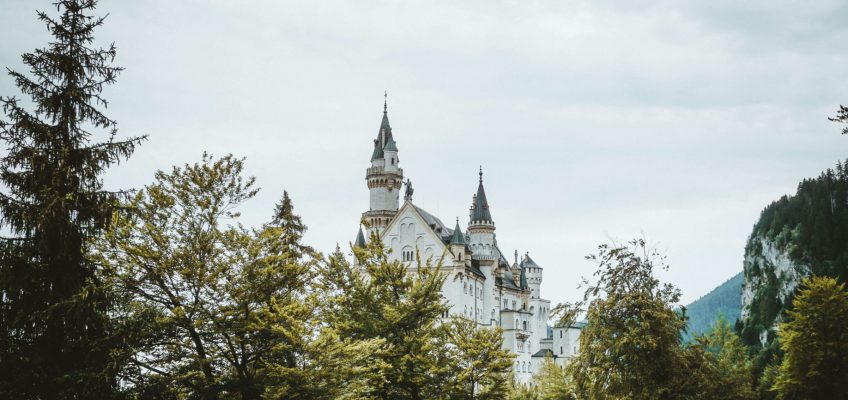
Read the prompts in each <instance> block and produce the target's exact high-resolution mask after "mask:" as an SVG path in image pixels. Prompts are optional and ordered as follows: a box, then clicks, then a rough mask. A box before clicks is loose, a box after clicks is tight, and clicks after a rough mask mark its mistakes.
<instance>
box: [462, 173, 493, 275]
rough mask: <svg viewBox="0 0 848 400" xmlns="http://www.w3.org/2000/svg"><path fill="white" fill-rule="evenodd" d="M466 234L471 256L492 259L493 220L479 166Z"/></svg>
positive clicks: (479, 258)
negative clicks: (475, 191) (478, 175)
mask: <svg viewBox="0 0 848 400" xmlns="http://www.w3.org/2000/svg"><path fill="white" fill-rule="evenodd" d="M468 235H469V236H470V239H471V240H470V243H469V245H470V247H471V252H472V257H474V258H475V259H478V260H493V259H494V255H495V254H494V248H495V222H494V221H493V220H492V214H491V212H490V211H489V202H488V201H487V200H486V191H485V189H483V168H482V167H481V168H480V181H479V183H478V185H477V194H475V195H474V198H473V200H472V202H471V209H470V210H469V221H468Z"/></svg>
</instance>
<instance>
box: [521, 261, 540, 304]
mask: <svg viewBox="0 0 848 400" xmlns="http://www.w3.org/2000/svg"><path fill="white" fill-rule="evenodd" d="M523 265H524V268H525V271H526V274H527V287H528V288H530V298H531V299H538V298H539V297H540V296H541V294H540V293H539V290H541V286H542V267H540V266H539V265H538V264H536V262H535V261H533V259H532V258H530V253H527V254H525V255H524V263H523Z"/></svg>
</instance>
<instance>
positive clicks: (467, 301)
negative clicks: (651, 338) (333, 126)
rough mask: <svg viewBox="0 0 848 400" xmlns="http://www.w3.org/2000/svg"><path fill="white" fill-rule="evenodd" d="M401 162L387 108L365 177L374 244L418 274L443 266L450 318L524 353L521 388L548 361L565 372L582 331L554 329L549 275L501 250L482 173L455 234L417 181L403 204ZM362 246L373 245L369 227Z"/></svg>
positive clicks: (518, 363)
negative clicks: (424, 205)
mask: <svg viewBox="0 0 848 400" xmlns="http://www.w3.org/2000/svg"><path fill="white" fill-rule="evenodd" d="M399 163H400V161H399V159H398V147H397V143H396V142H395V140H394V137H393V136H392V128H391V125H390V124H389V117H388V112H387V107H386V104H385V103H384V104H383V120H382V122H381V123H380V130H379V132H378V133H377V138H376V139H374V149H373V152H372V154H371V166H370V167H369V168H368V169H367V170H366V175H365V178H366V180H367V184H368V190H369V192H370V207H369V208H368V211H365V212H364V213H363V214H362V219H363V220H365V221H367V225H368V226H369V229H370V231H369V232H367V234H368V235H369V237H370V235H371V234H372V233H376V234H377V235H378V237H379V238H380V239H381V240H382V241H383V244H384V245H385V247H386V248H387V249H391V253H390V255H389V257H390V259H393V260H399V261H402V262H405V263H408V265H409V268H410V269H412V268H416V267H417V263H416V261H415V260H416V256H420V257H421V260H427V259H432V261H433V262H434V263H437V262H439V261H441V262H442V271H443V272H444V273H446V274H447V278H446V280H445V283H444V286H443V288H442V295H443V296H444V297H445V299H447V301H448V304H449V305H450V311H449V315H460V316H463V317H465V318H469V319H472V320H474V321H476V322H477V324H478V326H480V327H491V326H499V327H501V328H502V329H503V337H504V342H503V346H504V348H506V349H510V350H512V351H513V352H514V353H515V354H516V358H515V365H514V372H515V376H516V378H517V379H518V380H519V381H521V382H529V381H530V380H531V378H532V374H533V373H534V372H535V371H537V370H538V368H539V365H540V364H541V362H542V360H543V359H544V357H545V356H546V355H550V356H552V357H554V359H555V361H556V362H557V364H560V365H562V364H564V363H565V360H567V359H568V358H569V357H572V356H573V355H574V354H576V352H577V348H578V344H577V341H578V338H579V333H580V328H581V327H580V326H579V325H572V326H569V327H554V328H552V329H550V328H548V317H549V312H550V305H551V302H550V300H546V299H544V298H542V293H541V285H542V271H543V268H542V267H541V266H539V265H538V264H536V262H535V261H533V259H532V258H530V255H529V253H528V254H525V255H524V256H523V257H521V258H520V259H519V256H518V251H515V252H514V253H513V257H512V258H513V260H512V263H510V262H509V261H507V258H506V256H505V254H504V252H503V251H502V250H501V248H500V247H499V245H498V241H497V235H496V234H495V221H494V219H493V218H492V213H491V210H490V208H489V202H488V200H487V199H486V191H485V189H484V187H483V171H482V168H481V170H480V171H479V172H478V182H477V193H476V194H475V195H474V196H473V198H472V201H471V209H470V211H469V215H468V225H467V229H466V231H465V232H463V230H462V227H460V225H459V219H458V218H457V221H456V225H455V226H454V228H453V229H451V228H448V227H447V226H446V225H445V224H444V223H443V222H442V221H441V220H440V219H439V218H437V217H435V216H434V215H432V214H430V213H428V212H427V211H424V210H423V209H421V208H420V207H418V206H416V205H415V204H414V203H413V202H412V193H413V191H412V187H411V183H410V182H409V181H407V182H406V193H405V196H404V202H403V204H401V203H400V191H401V185H402V183H403V169H401V168H400V167H399ZM354 244H355V245H356V246H364V245H365V234H364V233H363V232H362V228H360V229H359V233H358V234H357V237H356V241H355V243H354ZM416 252H418V253H419V254H416Z"/></svg>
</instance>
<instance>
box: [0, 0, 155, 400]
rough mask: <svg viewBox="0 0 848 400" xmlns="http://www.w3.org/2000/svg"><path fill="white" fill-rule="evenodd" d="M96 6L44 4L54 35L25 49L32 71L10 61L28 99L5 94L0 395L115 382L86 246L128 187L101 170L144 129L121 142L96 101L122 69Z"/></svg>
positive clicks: (57, 394) (71, 394) (66, 391)
mask: <svg viewBox="0 0 848 400" xmlns="http://www.w3.org/2000/svg"><path fill="white" fill-rule="evenodd" d="M95 5H96V1H94V0H63V1H58V2H56V3H55V6H56V8H57V11H59V12H60V13H61V16H60V17H59V18H58V19H56V18H54V17H51V16H49V15H48V14H47V13H44V12H38V18H39V19H40V20H41V21H42V22H44V24H45V25H46V26H47V29H48V31H49V32H50V34H51V35H52V36H53V41H52V42H50V43H49V44H48V46H47V47H46V48H43V49H37V50H35V51H33V52H31V53H26V54H24V55H23V56H22V58H23V63H24V64H25V65H27V66H28V67H29V69H30V74H29V75H27V74H24V73H20V72H17V71H12V70H9V75H11V77H12V78H13V79H14V81H15V84H16V86H17V87H18V89H19V90H20V91H21V93H22V94H23V95H25V96H28V97H29V101H27V102H22V101H20V100H19V99H17V98H15V97H0V104H2V108H3V113H4V114H5V119H3V120H0V140H2V141H3V143H4V144H5V147H6V152H5V155H4V156H3V157H2V159H0V182H2V184H0V187H2V190H0V234H2V235H3V237H2V239H0V371H3V372H2V373H0V398H18V399H27V398H47V399H55V398H106V397H108V396H109V393H110V392H111V391H112V390H113V389H114V386H115V384H116V383H115V379H114V371H113V369H114V368H113V363H111V362H110V357H111V355H110V350H112V349H113V348H114V346H116V345H117V344H116V343H115V342H114V340H116V339H115V338H112V337H110V328H109V320H108V315H107V314H108V311H109V307H110V306H109V301H110V300H109V296H108V294H107V290H106V289H105V287H103V285H102V284H101V283H100V282H99V281H98V278H97V266H96V265H95V264H94V263H93V262H92V261H90V260H89V258H88V257H87V250H88V245H89V243H90V242H91V240H92V238H94V237H95V236H97V235H98V234H99V233H100V232H101V231H102V230H103V229H104V228H106V227H107V225H108V224H109V222H110V218H111V216H112V214H113V212H114V211H115V210H116V207H117V205H118V199H119V197H120V194H121V193H120V192H109V191H106V190H104V189H103V182H102V179H101V176H102V174H103V173H104V172H105V170H106V169H107V168H108V167H109V166H111V165H113V164H116V163H118V162H120V161H121V160H124V159H126V158H128V157H129V156H130V155H131V154H132V153H133V151H134V150H135V148H136V146H137V145H138V144H139V142H140V141H141V140H142V139H143V138H131V139H128V140H124V141H117V140H115V137H116V133H117V128H116V122H115V121H114V120H112V119H110V118H109V117H108V116H106V115H105V114H103V112H102V111H101V109H100V108H105V107H106V105H107V102H106V100H105V99H104V98H103V97H102V96H101V91H102V89H103V88H104V87H105V86H107V85H111V84H113V83H115V78H116V77H117V76H118V74H119V73H120V72H121V70H122V69H121V68H120V67H116V66H113V65H111V64H112V62H113V60H114V58H115V46H114V44H112V45H110V46H108V47H107V48H105V49H104V48H99V47H96V46H95V45H94V44H93V41H94V36H93V33H94V30H95V29H96V28H98V27H99V26H101V25H102V24H103V22H104V18H101V17H95V16H93V15H91V14H92V12H93V10H94V8H95ZM29 104H31V105H32V107H31V108H32V109H31V110H30V109H29V108H30V107H28V105H29ZM95 135H100V136H104V137H106V138H107V139H106V140H105V141H103V142H99V143H95V141H94V136H95Z"/></svg>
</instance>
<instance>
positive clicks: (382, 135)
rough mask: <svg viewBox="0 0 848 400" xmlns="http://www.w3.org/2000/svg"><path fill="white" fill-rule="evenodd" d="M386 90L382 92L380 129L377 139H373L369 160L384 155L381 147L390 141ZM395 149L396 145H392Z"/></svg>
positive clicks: (390, 132) (390, 129) (390, 133)
mask: <svg viewBox="0 0 848 400" xmlns="http://www.w3.org/2000/svg"><path fill="white" fill-rule="evenodd" d="M388 98H389V95H388V92H383V120H382V121H380V130H379V131H378V132H377V139H374V152H373V153H371V161H374V160H379V159H381V158H383V157H385V155H384V154H383V151H384V150H383V149H384V148H385V147H386V146H388V144H389V142H392V141H393V139H392V126H391V125H390V124H389V114H388ZM392 146H393V147H394V148H395V151H397V145H392Z"/></svg>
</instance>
